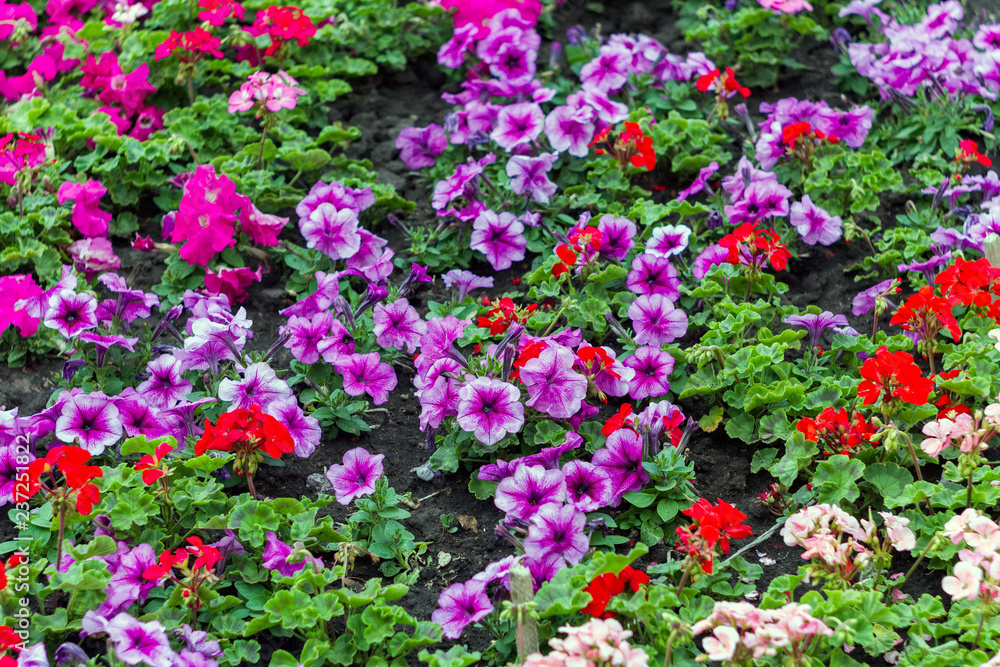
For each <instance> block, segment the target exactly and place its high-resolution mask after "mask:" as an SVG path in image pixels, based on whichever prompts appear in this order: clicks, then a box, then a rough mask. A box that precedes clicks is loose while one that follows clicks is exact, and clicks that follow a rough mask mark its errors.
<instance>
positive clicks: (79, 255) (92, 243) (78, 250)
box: [66, 237, 122, 281]
mask: <svg viewBox="0 0 1000 667" xmlns="http://www.w3.org/2000/svg"><path fill="white" fill-rule="evenodd" d="M66 252H67V253H69V256H70V258H71V259H72V260H73V268H74V269H76V270H77V271H83V274H84V276H86V278H87V280H88V281H89V280H90V279H92V278H93V277H94V276H95V275H96V274H98V273H101V272H102V271H114V270H115V269H119V268H121V265H122V260H121V258H120V257H119V256H118V255H116V254H115V250H114V247H112V245H111V241H109V240H108V239H105V238H100V237H95V238H90V239H79V240H78V241H73V242H72V243H70V244H69V245H68V246H66Z"/></svg>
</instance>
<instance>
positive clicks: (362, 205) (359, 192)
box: [295, 181, 375, 224]
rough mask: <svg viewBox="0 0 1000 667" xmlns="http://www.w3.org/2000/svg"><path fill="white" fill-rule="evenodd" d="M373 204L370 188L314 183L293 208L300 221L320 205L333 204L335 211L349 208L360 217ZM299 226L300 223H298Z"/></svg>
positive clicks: (373, 195)
mask: <svg viewBox="0 0 1000 667" xmlns="http://www.w3.org/2000/svg"><path fill="white" fill-rule="evenodd" d="M374 203H375V193H374V192H372V189H371V188H361V189H357V188H352V187H349V186H346V185H342V184H340V183H337V182H336V181H333V182H332V183H330V184H329V185H327V184H326V183H324V182H323V181H316V183H315V185H313V186H312V188H310V189H309V194H307V195H306V196H305V197H303V198H302V201H300V202H299V203H298V204H297V205H296V206H295V214H296V215H298V216H299V218H301V219H302V220H304V219H306V218H308V217H309V215H310V214H311V213H312V212H313V211H315V210H316V209H317V207H319V205H320V204H333V206H334V208H336V209H337V210H340V209H344V208H349V209H351V210H352V211H354V213H355V214H357V215H361V211H364V210H365V209H367V208H368V207H369V206H371V205H372V204H374ZM300 224H301V221H300Z"/></svg>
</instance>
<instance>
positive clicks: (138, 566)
mask: <svg viewBox="0 0 1000 667" xmlns="http://www.w3.org/2000/svg"><path fill="white" fill-rule="evenodd" d="M156 564H157V558H156V552H154V551H153V547H152V546H150V545H149V544H140V545H138V546H136V547H134V548H133V549H132V550H131V551H129V552H128V553H126V554H124V555H123V556H122V557H121V560H120V561H119V563H118V569H117V570H115V572H114V574H113V575H112V576H111V581H109V582H108V586H107V589H106V591H105V592H106V594H107V599H106V600H105V601H104V602H103V603H101V607H102V611H106V612H107V613H104V614H102V615H103V616H105V617H110V616H114V615H116V614H118V613H119V612H121V611H122V610H123V609H128V608H129V607H130V606H131V605H132V603H133V602H137V601H139V602H145V601H146V597H147V596H148V595H149V592H150V591H151V590H153V589H154V588H156V587H157V586H159V585H160V583H161V582H159V581H157V580H156V579H146V578H145V577H143V576H142V575H143V573H144V572H145V571H146V569H147V568H150V567H152V566H153V565H156Z"/></svg>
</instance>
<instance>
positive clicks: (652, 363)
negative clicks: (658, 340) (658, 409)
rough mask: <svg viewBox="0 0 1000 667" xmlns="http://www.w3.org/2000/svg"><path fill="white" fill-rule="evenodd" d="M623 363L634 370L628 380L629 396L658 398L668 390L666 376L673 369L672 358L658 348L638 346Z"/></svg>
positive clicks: (640, 398)
mask: <svg viewBox="0 0 1000 667" xmlns="http://www.w3.org/2000/svg"><path fill="white" fill-rule="evenodd" d="M624 364H625V365H626V366H628V367H629V368H631V369H633V370H634V371H635V375H633V376H632V379H631V380H630V381H629V396H631V397H632V398H633V399H635V400H637V401H641V400H642V399H644V398H658V397H660V396H663V395H664V394H666V393H667V392H668V391H670V380H669V379H668V378H669V377H670V373H671V372H673V370H674V358H673V357H672V356H670V355H669V354H667V353H666V352H663V351H662V350H660V348H658V347H651V346H644V347H640V348H638V349H636V351H635V354H633V355H632V356H631V357H628V358H627V359H625V361H624Z"/></svg>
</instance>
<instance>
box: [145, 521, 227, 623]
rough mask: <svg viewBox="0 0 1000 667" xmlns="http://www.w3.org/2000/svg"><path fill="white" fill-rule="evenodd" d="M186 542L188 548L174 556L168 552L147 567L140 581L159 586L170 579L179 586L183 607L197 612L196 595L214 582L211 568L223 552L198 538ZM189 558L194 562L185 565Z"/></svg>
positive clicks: (197, 599) (180, 550) (214, 577)
mask: <svg viewBox="0 0 1000 667" xmlns="http://www.w3.org/2000/svg"><path fill="white" fill-rule="evenodd" d="M187 543H188V544H189V545H190V546H187V547H182V548H180V549H178V550H177V551H176V552H175V553H171V552H170V549H167V550H165V551H164V552H163V553H161V554H160V558H159V563H158V564H157V565H150V566H149V567H147V568H146V569H145V571H144V572H143V573H142V578H143V579H145V580H146V581H156V582H159V583H162V581H163V580H164V579H170V580H172V581H173V582H174V583H175V584H177V585H178V586H180V587H181V597H183V598H184V601H185V604H186V605H187V606H188V607H189V608H191V609H192V610H193V611H194V612H197V611H198V609H199V608H200V607H201V597H200V596H199V595H198V592H199V591H200V590H201V587H202V586H204V585H205V584H210V583H212V582H214V581H216V580H217V577H216V576H215V573H214V572H213V568H214V567H215V564H216V563H218V562H219V561H220V560H222V553H221V552H220V551H219V550H218V549H216V548H215V547H213V546H209V545H207V544H203V543H202V541H201V538H200V537H197V536H193V537H189V538H187ZM191 556H194V562H193V563H191V564H190V565H188V561H189V560H190V558H191ZM175 570H177V571H179V572H180V576H177V573H176V572H175Z"/></svg>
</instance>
